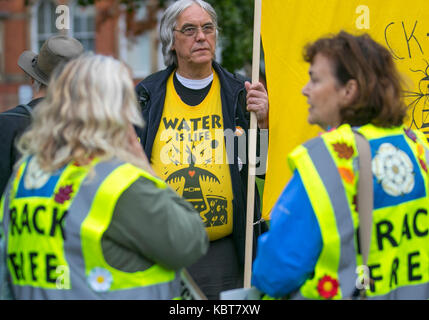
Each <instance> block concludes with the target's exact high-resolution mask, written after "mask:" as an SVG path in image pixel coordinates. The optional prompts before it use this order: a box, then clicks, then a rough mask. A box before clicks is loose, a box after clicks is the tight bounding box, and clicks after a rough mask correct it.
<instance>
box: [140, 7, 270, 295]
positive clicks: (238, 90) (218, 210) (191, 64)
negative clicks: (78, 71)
mask: <svg viewBox="0 0 429 320" xmlns="http://www.w3.org/2000/svg"><path fill="white" fill-rule="evenodd" d="M217 37H218V25H217V15H216V12H215V11H214V9H213V8H212V6H211V5H210V4H209V3H207V2H205V1H202V0H179V1H176V2H174V3H173V4H172V5H171V6H169V7H168V8H167V9H166V11H165V13H164V15H163V17H162V19H161V25H160V38H161V43H162V52H163V55H164V62H165V64H166V66H167V68H166V69H165V70H162V71H160V72H157V73H155V74H153V75H151V76H149V77H148V78H146V79H145V80H143V81H142V82H140V83H139V84H138V85H137V87H136V92H137V96H138V99H139V102H140V105H141V106H142V112H143V117H144V119H145V121H146V123H147V125H146V126H145V128H144V130H143V132H139V133H138V134H139V136H140V139H141V143H142V144H143V147H144V149H145V152H146V154H147V156H148V158H149V159H150V160H151V163H152V166H153V168H154V170H155V171H156V172H157V174H158V175H159V176H160V177H161V178H162V179H164V180H165V181H166V182H167V183H168V184H169V185H170V186H171V187H172V188H173V189H174V190H176V191H177V192H178V193H179V194H180V195H181V196H183V197H184V198H186V199H187V200H188V201H189V202H190V203H191V204H192V205H193V206H194V208H195V209H196V210H197V211H199V212H200V216H201V218H202V219H203V221H204V223H205V226H206V231H207V233H208V235H209V238H210V240H211V243H210V248H209V251H208V253H207V254H206V255H205V256H204V257H202V258H201V259H200V260H199V261H197V262H196V263H195V264H194V265H192V266H191V267H189V268H188V270H189V272H190V274H191V276H192V277H193V278H194V280H195V281H196V283H197V284H198V285H199V286H200V287H201V289H202V291H203V292H204V293H205V294H206V296H207V297H208V298H209V299H218V298H219V293H220V292H221V291H224V290H229V289H233V288H238V287H242V285H243V264H244V248H245V229H246V200H247V194H246V193H247V172H248V167H247V163H246V159H243V158H241V159H240V158H239V155H240V156H241V157H243V154H242V153H240V154H238V153H239V152H237V150H238V149H239V146H238V143H239V142H241V143H243V142H244V148H245V145H246V138H245V137H246V132H247V130H248V127H249V123H248V119H249V116H250V115H249V111H253V112H255V113H256V117H257V120H258V126H259V128H260V129H268V96H267V92H266V90H265V88H264V86H263V85H262V84H261V83H256V84H251V83H249V82H247V81H243V79H242V78H241V77H239V76H236V75H233V74H231V73H229V72H228V71H226V70H225V69H224V68H222V67H221V66H220V65H219V64H218V63H216V62H215V61H214V57H215V50H216V41H217ZM246 103H247V107H246ZM243 138H244V139H243ZM240 147H243V145H241V146H240ZM259 207H260V206H259V196H258V195H256V197H255V221H259V220H260V218H261V214H260V209H259ZM263 227H265V225H264V223H257V224H256V225H255V228H254V246H256V242H255V240H256V238H257V236H258V235H259V234H260V233H261V232H262V231H263V230H262V229H263Z"/></svg>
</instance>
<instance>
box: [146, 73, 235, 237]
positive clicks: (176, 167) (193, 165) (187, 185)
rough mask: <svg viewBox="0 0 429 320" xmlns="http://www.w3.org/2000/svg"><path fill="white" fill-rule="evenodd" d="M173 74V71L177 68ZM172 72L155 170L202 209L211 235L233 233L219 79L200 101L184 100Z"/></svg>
mask: <svg viewBox="0 0 429 320" xmlns="http://www.w3.org/2000/svg"><path fill="white" fill-rule="evenodd" d="M173 74H174V73H173ZM173 74H172V75H171V76H170V78H169V79H168V81H167V93H166V97H165V104H164V110H163V113H162V118H161V123H160V125H159V128H158V132H157V134H156V137H155V141H154V146H153V150H152V157H151V163H152V165H153V168H154V170H155V172H156V173H157V174H158V175H159V176H160V177H161V178H162V179H163V180H165V181H166V182H167V183H168V184H169V185H170V187H171V188H172V189H173V190H176V192H177V193H178V194H179V195H181V196H183V197H184V198H185V199H187V200H188V201H189V202H190V203H191V204H192V205H193V206H194V208H195V209H196V210H197V211H198V212H199V213H200V215H201V218H202V219H203V221H204V223H205V226H206V231H207V233H208V235H209V238H210V240H216V239H220V238H223V237H225V236H227V235H229V234H231V233H232V198H233V193H232V185H231V176H230V172H229V164H228V162H227V155H226V148H225V140H224V127H223V116H222V102H221V97H220V83H219V79H218V77H217V75H216V73H215V72H213V82H212V86H211V88H210V90H209V92H208V94H207V96H206V98H205V99H204V100H203V101H202V102H201V103H200V104H199V105H197V106H189V105H187V104H185V103H184V102H183V101H182V100H181V99H180V97H179V96H178V94H177V93H176V90H175V88H174V84H173Z"/></svg>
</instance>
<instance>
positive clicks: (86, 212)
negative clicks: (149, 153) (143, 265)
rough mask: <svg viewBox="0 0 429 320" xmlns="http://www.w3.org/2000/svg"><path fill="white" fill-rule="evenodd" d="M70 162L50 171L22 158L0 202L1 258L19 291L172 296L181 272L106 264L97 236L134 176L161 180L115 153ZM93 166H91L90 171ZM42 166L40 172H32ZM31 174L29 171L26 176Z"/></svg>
mask: <svg viewBox="0 0 429 320" xmlns="http://www.w3.org/2000/svg"><path fill="white" fill-rule="evenodd" d="M97 162H98V161H97V160H94V161H93V163H92V164H91V165H89V166H77V165H75V164H73V163H70V164H69V165H67V166H65V167H64V168H62V169H60V170H58V171H57V172H55V173H54V174H52V175H46V174H45V175H44V174H43V173H41V171H37V170H31V172H29V173H27V170H28V167H29V166H32V165H37V164H34V163H35V161H32V159H31V158H30V160H28V161H26V162H24V163H23V164H22V165H21V166H20V168H19V169H18V170H17V173H16V175H15V177H14V178H13V179H12V180H11V182H10V183H11V186H9V187H8V188H7V191H6V193H5V196H4V198H3V199H2V203H1V206H0V209H1V211H0V220H3V221H2V223H3V227H4V233H5V242H6V252H7V265H8V270H9V274H10V275H11V278H12V289H13V292H14V295H15V297H16V298H18V299H100V298H101V299H173V298H176V297H178V296H180V279H179V277H178V276H176V273H175V272H174V271H172V270H167V269H164V268H162V267H161V266H159V265H157V264H155V265H153V266H151V267H150V268H148V269H147V270H145V271H138V272H133V273H128V272H123V271H120V270H117V269H115V268H112V267H111V266H110V265H109V264H108V263H107V262H106V261H105V259H104V256H103V251H102V246H101V238H102V236H103V233H104V232H105V231H106V229H107V228H108V226H109V224H110V221H111V219H112V215H113V212H114V208H115V205H116V203H117V201H118V198H119V197H120V195H121V194H122V193H123V192H124V191H125V190H126V189H127V188H128V187H129V186H130V185H131V184H133V183H134V182H135V181H136V180H137V179H138V178H139V177H144V178H146V179H149V180H151V181H153V183H154V184H155V186H156V187H157V188H165V187H166V184H165V183H164V182H163V181H161V180H159V179H157V178H154V177H153V176H151V175H149V174H148V173H147V172H145V171H143V170H141V169H138V168H136V167H134V166H132V165H131V164H127V163H124V162H119V161H117V160H112V161H106V162H98V163H97ZM91 169H92V171H91ZM38 173H40V174H38ZM31 175H33V177H32V176H31Z"/></svg>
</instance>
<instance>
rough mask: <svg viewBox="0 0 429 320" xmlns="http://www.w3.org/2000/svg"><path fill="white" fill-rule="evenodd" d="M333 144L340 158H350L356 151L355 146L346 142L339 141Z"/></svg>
mask: <svg viewBox="0 0 429 320" xmlns="http://www.w3.org/2000/svg"><path fill="white" fill-rule="evenodd" d="M332 146H333V147H334V150H335V152H336V153H337V155H338V157H339V158H340V159H346V160H349V159H350V158H351V157H353V155H354V153H355V150H354V149H353V147H352V146H349V145H347V144H346V143H344V142H337V143H334V144H332Z"/></svg>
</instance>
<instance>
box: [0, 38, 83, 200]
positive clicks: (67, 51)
mask: <svg viewBox="0 0 429 320" xmlns="http://www.w3.org/2000/svg"><path fill="white" fill-rule="evenodd" d="M81 53H83V46H82V44H81V43H80V42H79V41H78V40H76V39H74V38H71V37H67V36H63V35H55V36H52V37H50V38H49V39H47V40H46V41H45V42H44V43H43V45H42V47H41V48H40V53H39V54H36V53H34V52H32V51H24V52H23V53H22V54H21V55H20V57H19V59H18V66H19V67H20V68H21V69H22V70H23V71H24V72H25V73H26V74H27V75H28V76H30V79H31V84H32V87H33V99H32V100H31V101H30V102H29V103H28V104H25V105H18V106H17V107H15V108H13V109H11V110H7V111H5V112H3V113H1V114H0V128H1V130H0V141H1V143H0V154H1V158H0V195H1V194H2V193H3V191H4V189H5V188H6V184H7V182H8V180H9V177H10V175H11V173H12V168H13V165H14V164H15V162H16V161H17V160H18V158H19V154H18V151H17V150H16V148H15V141H16V140H17V138H18V137H19V136H20V135H21V134H22V133H23V132H24V130H25V129H26V128H27V127H28V126H29V125H30V122H31V112H32V110H33V108H34V107H35V106H36V105H37V104H38V103H39V102H40V101H41V100H42V99H43V97H44V96H45V94H46V88H47V86H48V83H49V78H50V75H51V74H52V72H53V70H54V69H55V68H56V67H57V66H58V65H60V64H62V63H65V62H67V61H69V60H71V59H72V58H75V57H77V56H79V55H80V54H81Z"/></svg>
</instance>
